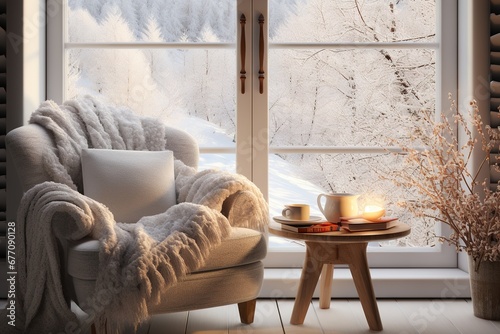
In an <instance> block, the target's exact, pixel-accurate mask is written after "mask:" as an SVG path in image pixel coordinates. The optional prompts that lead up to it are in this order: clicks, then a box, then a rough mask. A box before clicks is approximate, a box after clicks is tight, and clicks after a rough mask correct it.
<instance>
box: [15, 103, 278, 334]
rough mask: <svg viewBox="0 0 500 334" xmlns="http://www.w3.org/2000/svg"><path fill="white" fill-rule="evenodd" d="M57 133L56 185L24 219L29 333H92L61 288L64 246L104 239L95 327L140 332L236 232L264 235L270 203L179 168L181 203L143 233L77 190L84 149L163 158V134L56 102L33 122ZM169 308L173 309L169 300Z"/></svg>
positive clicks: (44, 189) (51, 156)
mask: <svg viewBox="0 0 500 334" xmlns="http://www.w3.org/2000/svg"><path fill="white" fill-rule="evenodd" d="M31 122H34V123H38V124H40V125H42V126H43V127H45V128H46V129H47V131H49V132H51V133H52V135H53V137H54V140H55V143H56V146H57V151H50V150H48V151H47V152H46V153H47V154H46V161H45V164H46V168H47V170H48V172H49V173H50V175H51V176H52V177H53V179H54V181H55V182H45V183H42V184H39V185H37V186H35V187H33V188H32V189H31V190H29V191H28V192H27V193H26V194H25V195H24V197H23V199H22V201H21V205H20V208H19V214H18V223H17V224H18V231H17V244H18V245H19V246H18V250H17V252H18V254H17V255H18V259H17V266H18V281H19V282H18V284H19V291H18V294H17V299H18V305H17V306H18V311H17V313H18V314H17V317H18V319H23V318H24V319H23V321H22V324H21V326H23V331H24V332H30V333H31V332H32V333H48V332H66V331H68V330H71V332H76V331H75V330H76V328H80V327H82V326H83V325H86V324H87V323H86V324H81V323H79V321H78V320H77V318H76V316H75V315H74V314H73V313H72V312H71V310H70V309H69V308H68V306H67V304H66V302H65V299H64V295H63V289H62V280H63V278H62V277H61V274H60V267H61V265H60V261H62V259H61V258H60V254H58V247H57V244H58V239H60V240H78V239H81V238H83V237H85V236H91V237H92V238H94V239H97V240H99V245H100V250H99V274H98V277H97V282H96V288H95V294H94V297H93V298H92V299H91V300H90V301H89V305H86V306H87V307H86V308H87V309H89V310H90V314H89V319H88V323H90V322H92V321H96V322H97V323H98V324H100V325H102V323H101V322H100V321H102V319H106V321H107V322H108V325H110V326H109V327H112V328H113V329H116V330H119V329H120V324H123V320H124V319H127V320H128V321H129V324H138V323H139V322H141V321H143V320H144V319H146V318H147V317H148V305H154V304H155V303H159V302H160V292H161V291H164V290H165V289H167V288H168V287H171V286H172V285H174V284H176V282H178V281H179V280H181V279H182V278H183V277H184V276H185V275H186V274H188V273H189V272H192V271H194V270H196V269H198V268H200V266H202V265H203V263H204V261H205V260H206V258H207V257H208V255H209V254H210V250H211V249H213V248H214V247H216V246H217V245H219V244H220V243H221V242H222V241H223V240H224V238H225V237H226V236H227V235H228V233H229V231H230V228H231V225H233V226H236V225H237V226H244V227H250V228H254V229H257V230H260V231H263V232H264V231H265V230H266V226H267V223H268V211H267V204H266V202H265V200H264V199H263V197H262V194H261V193H260V191H259V190H258V189H257V188H256V187H255V185H254V184H253V183H251V182H249V181H248V180H247V179H246V178H244V177H242V176H240V175H236V174H231V173H227V172H222V171H215V170H211V171H203V172H196V171H195V170H194V169H192V168H190V167H186V166H185V165H184V164H182V163H181V162H180V161H176V163H175V174H176V175H175V176H176V190H177V194H178V204H177V205H175V206H173V207H171V208H170V209H168V210H167V211H165V212H164V213H162V214H159V215H156V216H149V217H144V218H142V219H141V220H139V221H138V222H137V223H135V224H122V223H116V222H115V221H114V219H113V215H112V213H111V212H110V211H109V210H108V209H107V207H105V206H104V205H103V204H101V203H98V202H96V201H94V200H92V199H90V198H88V197H86V196H84V195H82V194H81V193H80V192H79V191H78V190H79V189H80V186H81V167H80V157H79V155H80V152H81V149H82V148H85V147H94V148H114V149H139V150H144V149H146V150H161V149H164V147H165V139H164V138H165V135H164V134H165V133H164V125H163V124H161V123H158V122H156V121H154V120H152V119H146V118H142V117H138V116H135V115H134V114H131V113H130V112H128V111H124V110H116V109H114V108H111V107H109V106H104V105H102V104H100V103H99V102H98V101H95V100H94V99H92V98H85V99H80V100H74V101H70V102H67V103H65V104H64V105H62V106H58V105H56V104H55V103H53V102H50V101H47V102H45V103H43V104H42V105H41V106H40V108H39V109H38V110H37V111H36V112H35V113H34V114H33V115H32V118H31ZM240 191H245V192H246V193H248V194H250V196H249V198H250V201H249V203H247V205H243V207H242V208H238V210H239V212H238V216H240V218H241V219H238V220H235V221H230V220H228V219H227V217H225V216H224V215H223V214H222V213H221V210H222V208H223V203H224V201H225V200H226V199H227V198H228V197H229V196H231V195H232V194H235V193H237V192H240ZM162 302H165V301H162Z"/></svg>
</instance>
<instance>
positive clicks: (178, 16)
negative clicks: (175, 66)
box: [68, 0, 236, 43]
mask: <svg viewBox="0 0 500 334" xmlns="http://www.w3.org/2000/svg"><path fill="white" fill-rule="evenodd" d="M213 3H216V6H214V5H212V6H210V3H209V1H208V0H207V1H199V0H196V1H188V0H184V1H156V2H154V3H149V2H145V1H117V0H112V1H95V0H92V1H84V0H69V1H68V4H69V10H68V32H69V34H68V35H69V42H108V43H109V42H137V41H140V42H225V43H228V42H234V41H235V39H236V37H235V33H234V32H235V29H236V28H235V27H236V19H235V17H236V15H235V13H236V1H234V0H217V1H216V2H213ZM232 18H234V19H232ZM82 27H85V29H83V28H82Z"/></svg>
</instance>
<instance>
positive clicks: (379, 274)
mask: <svg viewBox="0 0 500 334" xmlns="http://www.w3.org/2000/svg"><path fill="white" fill-rule="evenodd" d="M370 272H371V277H372V283H373V288H374V290H375V295H376V296H377V298H451V299H453V298H470V287H469V274H468V273H467V272H465V271H463V270H461V269H458V268H372V269H370ZM300 273H301V269H300V268H266V269H265V271H264V284H263V286H262V290H261V293H260V297H262V298H295V296H296V293H297V288H298V285H299V281H300ZM318 296H319V286H317V287H316V290H315V293H314V297H318ZM332 297H333V298H357V297H358V294H357V292H356V289H355V287H354V283H353V281H352V277H351V273H350V271H349V269H348V268H338V269H335V270H334V273H333V287H332Z"/></svg>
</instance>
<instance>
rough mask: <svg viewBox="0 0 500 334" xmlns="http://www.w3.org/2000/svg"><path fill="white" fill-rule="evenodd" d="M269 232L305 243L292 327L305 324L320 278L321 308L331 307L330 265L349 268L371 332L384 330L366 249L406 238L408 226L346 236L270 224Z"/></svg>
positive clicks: (337, 233) (398, 225) (408, 230)
mask: <svg viewBox="0 0 500 334" xmlns="http://www.w3.org/2000/svg"><path fill="white" fill-rule="evenodd" d="M269 232H270V233H272V234H275V235H278V236H281V237H284V238H289V239H295V240H304V241H305V243H306V257H305V261H304V266H303V268H302V274H301V276H300V284H299V289H298V291H297V298H296V299H295V304H294V306H293V311H292V316H291V318H290V323H291V324H293V325H300V324H303V323H304V318H305V317H306V313H307V309H308V308H309V304H310V303H311V299H312V296H313V293H314V289H315V288H316V284H317V283H318V279H319V277H320V275H321V282H320V298H319V303H320V308H329V307H330V296H331V287H332V279H333V265H334V264H348V265H349V269H350V270H351V274H352V278H353V281H354V285H355V286H356V290H357V291H358V296H359V300H360V302H361V305H362V307H363V311H364V313H365V316H366V320H367V322H368V326H369V327H370V329H371V330H374V331H381V330H382V329H383V327H382V321H381V320H380V314H379V311H378V306H377V300H376V298H375V293H374V291H373V285H372V280H371V276H370V269H369V267H368V261H367V257H366V248H367V246H368V242H370V241H375V240H389V239H396V238H401V237H404V236H407V235H408V234H410V227H409V226H408V225H406V224H403V223H401V222H398V224H397V225H396V226H394V227H392V228H390V229H387V230H378V231H363V232H348V231H344V230H341V231H336V232H324V233H297V232H292V231H287V230H282V229H281V224H278V223H275V222H271V224H270V225H269Z"/></svg>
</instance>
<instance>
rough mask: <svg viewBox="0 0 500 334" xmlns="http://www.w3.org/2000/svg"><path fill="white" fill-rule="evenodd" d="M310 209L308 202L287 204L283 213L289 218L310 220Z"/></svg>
mask: <svg viewBox="0 0 500 334" xmlns="http://www.w3.org/2000/svg"><path fill="white" fill-rule="evenodd" d="M309 211H310V208H309V205H307V204H287V205H285V208H284V209H283V211H282V212H281V214H282V215H283V217H285V218H288V219H293V220H309Z"/></svg>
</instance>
